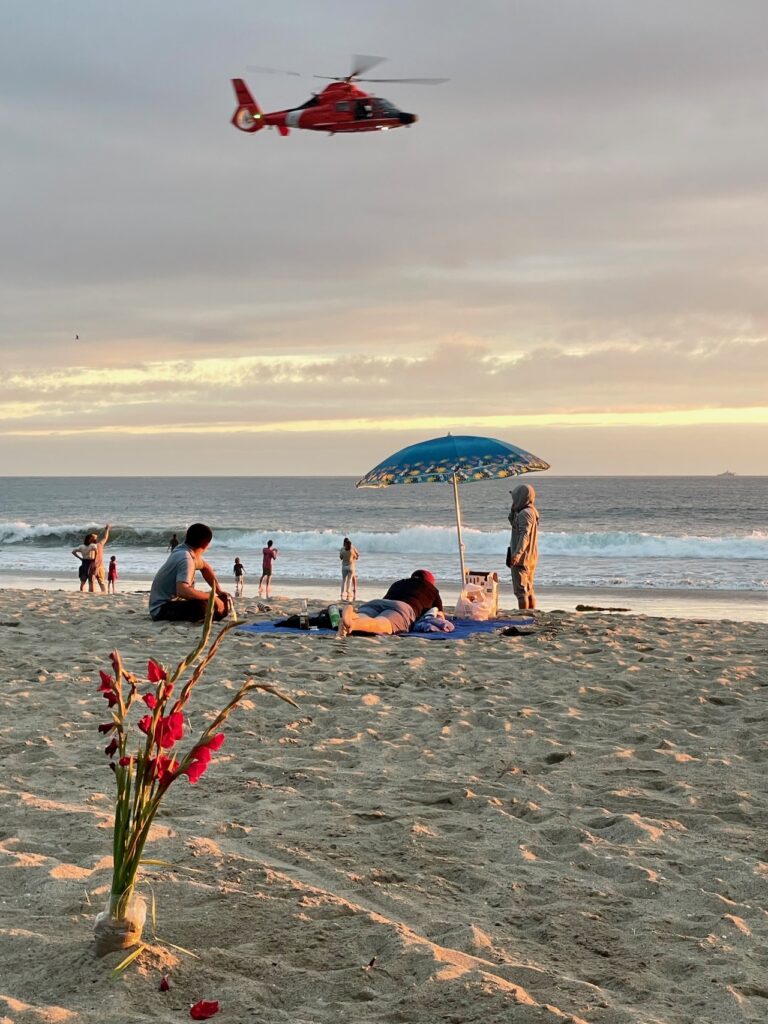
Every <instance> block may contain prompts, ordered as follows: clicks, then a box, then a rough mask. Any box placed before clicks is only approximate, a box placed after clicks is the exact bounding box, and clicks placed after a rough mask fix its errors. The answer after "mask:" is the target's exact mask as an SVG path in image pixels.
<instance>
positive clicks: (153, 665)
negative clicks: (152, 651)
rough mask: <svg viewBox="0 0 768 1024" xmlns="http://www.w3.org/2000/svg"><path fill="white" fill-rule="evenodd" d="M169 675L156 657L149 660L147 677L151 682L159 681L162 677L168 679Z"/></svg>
mask: <svg viewBox="0 0 768 1024" xmlns="http://www.w3.org/2000/svg"><path fill="white" fill-rule="evenodd" d="M167 678H168V675H167V673H166V671H165V669H164V668H163V666H162V665H158V663H157V662H156V661H155V659H154V658H150V659H149V661H148V662H147V679H148V680H149V681H150V683H159V682H160V680H161V679H167Z"/></svg>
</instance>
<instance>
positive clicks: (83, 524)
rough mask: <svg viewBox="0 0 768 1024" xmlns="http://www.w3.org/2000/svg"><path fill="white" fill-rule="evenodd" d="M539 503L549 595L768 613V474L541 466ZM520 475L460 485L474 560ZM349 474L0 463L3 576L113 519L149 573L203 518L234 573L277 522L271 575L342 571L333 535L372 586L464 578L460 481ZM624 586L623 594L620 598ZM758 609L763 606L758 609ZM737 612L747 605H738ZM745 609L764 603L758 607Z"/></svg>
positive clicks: (495, 560)
mask: <svg viewBox="0 0 768 1024" xmlns="http://www.w3.org/2000/svg"><path fill="white" fill-rule="evenodd" d="M524 479H525V481H526V482H528V483H531V484H533V485H534V486H535V488H536V490H537V493H538V502H537V503H538V506H539V509H540V512H541V526H540V530H541V532H540V563H539V571H538V575H537V585H538V586H537V589H538V590H540V591H541V592H542V593H546V594H548V595H549V600H548V603H549V604H550V606H553V605H556V604H557V598H558V596H559V595H560V594H563V595H565V594H568V595H569V597H570V596H571V595H574V594H575V595H576V596H579V595H581V597H582V598H583V599H584V600H585V601H588V600H589V598H590V596H594V595H595V594H597V595H600V596H601V599H603V600H605V595H606V594H609V595H612V596H613V598H614V599H615V603H618V604H622V603H626V601H625V599H626V598H627V597H628V596H629V595H635V596H637V595H640V596H644V597H645V598H649V597H652V596H653V595H654V594H657V595H658V594H664V595H666V597H667V599H668V600H669V595H672V600H673V603H674V598H675V595H677V597H678V598H679V603H680V605H681V607H688V608H690V607H693V606H692V605H691V603H690V598H692V597H695V598H698V599H699V601H698V603H697V604H696V605H695V607H700V606H701V605H702V603H707V602H709V604H710V605H714V604H718V603H719V604H720V605H723V604H726V603H727V605H728V606H729V607H731V608H733V607H736V606H743V607H749V608H753V609H755V608H756V609H758V614H757V617H758V618H759V617H760V616H761V615H762V614H763V613H765V614H766V616H767V617H768V477H716V476H713V477H557V476H553V475H549V474H530V475H527V476H526V477H525V478H524ZM516 482H518V480H512V481H509V480H504V481H503V480H492V481H481V482H477V483H471V484H465V485H462V486H461V487H460V488H459V494H460V499H461V503H462V513H463V522H464V543H465V546H466V563H467V566H468V567H470V568H477V569H483V570H497V571H498V572H499V576H500V578H501V579H503V580H507V579H508V571H507V570H506V569H505V568H504V554H505V550H506V546H507V543H508V540H509V526H508V522H507V514H508V512H509V489H510V487H513V486H514V485H515V483H516ZM354 484H355V479H354V478H353V477H170V478H154V477H139V478H126V477H67V478H51V477H6V478H0V487H1V489H2V490H1V494H2V497H1V498H0V586H2V585H3V584H4V583H5V585H10V583H11V581H15V583H18V581H19V579H20V578H21V579H22V580H24V581H26V583H27V585H29V586H35V585H38V586H41V585H45V586H50V585H51V582H52V581H53V582H56V581H59V582H65V583H69V584H71V583H72V581H74V580H75V578H76V570H77V563H76V560H75V559H74V558H73V557H72V555H71V554H70V551H71V549H72V547H74V546H75V545H76V544H79V543H81V541H82V537H83V534H84V532H86V531H87V530H88V529H89V528H91V527H94V528H101V527H103V525H104V524H105V523H107V522H111V523H112V524H113V526H112V539H111V541H110V543H109V546H108V553H109V554H114V555H116V556H117V561H118V565H119V569H120V578H121V581H122V583H123V585H130V583H131V581H134V582H135V583H138V582H140V581H146V580H148V579H149V578H151V576H152V575H153V573H154V572H155V570H156V569H157V567H158V566H159V565H160V564H161V563H162V561H163V559H164V557H165V552H166V547H167V543H168V538H169V537H170V535H171V533H172V532H174V531H175V532H177V533H178V534H179V535H180V536H182V535H183V532H184V529H185V527H186V525H187V524H189V523H190V522H194V521H196V520H199V521H203V522H207V523H208V524H209V525H210V526H211V527H212V528H213V531H214V542H213V544H212V546H211V548H210V549H209V554H208V558H209V561H210V562H211V564H212V565H213V566H214V568H215V569H216V570H217V572H219V574H220V575H221V576H222V578H223V579H229V578H230V577H231V574H232V572H231V570H232V563H233V561H234V557H235V555H238V556H239V557H240V558H241V560H242V562H243V563H244V565H245V567H246V570H247V571H248V574H249V575H248V579H249V583H253V582H254V578H258V575H259V573H260V565H261V548H262V547H263V545H264V544H265V542H266V540H267V539H268V538H272V539H273V540H274V542H275V545H276V546H277V548H278V549H279V552H280V556H279V559H278V561H277V564H276V567H275V583H274V587H275V588H278V587H279V586H280V585H281V584H282V585H287V586H289V587H291V588H293V589H294V590H295V588H296V587H302V586H304V587H310V586H311V587H323V586H327V587H328V589H329V591H332V588H333V587H335V585H336V584H337V583H338V581H339V577H340V570H339V566H340V563H339V559H338V549H339V547H340V545H341V541H342V538H343V537H344V536H345V535H346V536H349V537H351V538H352V540H353V542H354V544H355V546H356V547H357V548H358V549H359V550H360V562H359V566H358V568H359V574H360V581H361V593H362V594H363V596H374V594H379V592H380V591H381V586H382V585H383V584H385V583H386V582H387V581H390V580H392V579H396V578H397V577H399V576H401V575H406V574H409V573H410V572H411V571H412V569H414V568H418V567H425V568H429V569H431V570H432V571H433V572H434V573H435V575H436V577H437V578H438V581H440V582H442V583H443V585H444V586H447V587H450V588H454V587H455V586H456V584H457V582H458V576H459V570H458V555H457V548H456V529H455V519H454V511H453V497H452V491H451V488H450V487H449V486H447V485H440V484H431V485H430V484H426V485H414V486H398V487H389V488H383V489H380V490H367V489H361V490H358V489H356V488H355V486H354ZM622 595H624V597H623V598H622ZM761 609H762V611H761ZM733 617H743V616H739V615H734V616H733ZM747 617H752V618H754V617H756V616H755V615H754V614H750V615H749V616H747Z"/></svg>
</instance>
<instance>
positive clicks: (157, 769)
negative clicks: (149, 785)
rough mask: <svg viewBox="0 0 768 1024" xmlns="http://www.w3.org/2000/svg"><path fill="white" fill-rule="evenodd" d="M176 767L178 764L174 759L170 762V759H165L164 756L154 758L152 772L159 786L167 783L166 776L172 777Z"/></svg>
mask: <svg viewBox="0 0 768 1024" xmlns="http://www.w3.org/2000/svg"><path fill="white" fill-rule="evenodd" d="M178 767H179V762H178V761H177V760H175V758H174V759H173V760H172V759H171V758H170V757H165V755H164V754H161V755H160V756H159V757H156V758H154V767H153V770H154V773H155V776H156V778H158V779H159V780H160V784H161V785H163V784H164V783H166V782H167V781H168V776H169V775H172V774H173V773H174V772H175V771H176V769H177V768H178Z"/></svg>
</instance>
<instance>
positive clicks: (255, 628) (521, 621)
mask: <svg viewBox="0 0 768 1024" xmlns="http://www.w3.org/2000/svg"><path fill="white" fill-rule="evenodd" d="M451 622H452V623H453V624H454V626H455V627H456V628H455V629H454V631H453V632H452V633H395V634H394V635H395V636H407V637H414V638H416V639H418V640H466V639H467V637H468V636H474V635H475V634H477V633H498V632H499V631H500V630H502V629H506V628H507V626H521V627H525V626H532V625H533V624H534V622H535V620H534V619H533V618H532V617H531V616H527V615H525V616H521V617H520V618H516V619H490V620H489V621H488V622H475V621H474V619H451ZM235 632H237V633H262V634H264V633H271V634H273V635H274V634H277V633H293V634H294V635H301V634H303V635H304V636H306V635H307V632H306V630H301V629H292V628H291V627H290V626H278V625H276V624H275V623H274V622H252V623H250V624H248V625H245V626H238V628H237V629H236V630H235ZM308 635H309V636H336V630H335V629H311V630H310V631H309V634H308ZM361 635H363V634H361Z"/></svg>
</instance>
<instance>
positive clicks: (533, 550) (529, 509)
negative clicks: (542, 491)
mask: <svg viewBox="0 0 768 1024" xmlns="http://www.w3.org/2000/svg"><path fill="white" fill-rule="evenodd" d="M509 493H510V494H511V495H512V508H511V509H510V512H509V521H510V523H511V524H512V536H511V538H510V543H509V546H510V556H511V559H512V561H511V565H510V569H511V571H512V589H513V590H514V592H515V597H516V598H517V604H518V607H520V608H535V607H536V595H535V594H534V592H533V577H534V574H535V572H536V563H537V562H538V560H539V510H538V509H537V508H536V491H535V490H534V489H533V487H531V485H530V484H520V485H519V486H518V487H516V488H515V489H514V491H510V492H509Z"/></svg>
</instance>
